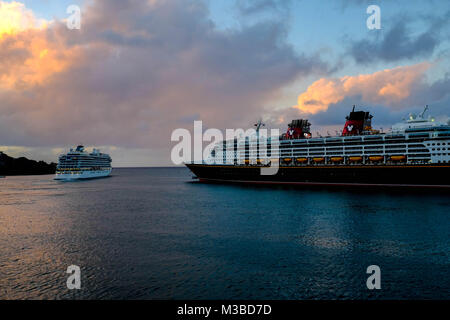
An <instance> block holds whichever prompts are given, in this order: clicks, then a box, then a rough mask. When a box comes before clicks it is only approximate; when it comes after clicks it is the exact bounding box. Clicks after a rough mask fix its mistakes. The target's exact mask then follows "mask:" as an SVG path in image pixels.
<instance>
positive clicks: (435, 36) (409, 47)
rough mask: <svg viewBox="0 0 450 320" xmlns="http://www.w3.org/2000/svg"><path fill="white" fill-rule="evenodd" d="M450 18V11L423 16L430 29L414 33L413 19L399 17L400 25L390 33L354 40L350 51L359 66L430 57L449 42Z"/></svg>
mask: <svg viewBox="0 0 450 320" xmlns="http://www.w3.org/2000/svg"><path fill="white" fill-rule="evenodd" d="M449 17H450V11H448V12H447V13H445V14H444V15H443V16H438V15H435V16H426V17H422V18H423V19H420V20H424V23H425V24H428V28H427V29H426V30H425V31H423V32H421V33H414V32H413V31H412V29H411V28H409V25H410V24H411V21H410V20H411V19H409V18H407V17H397V21H396V23H395V24H394V25H393V26H392V27H391V28H390V29H388V31H387V32H386V33H383V32H382V31H379V32H378V31H377V32H371V34H369V35H368V38H366V39H362V40H356V41H351V42H350V46H349V48H348V50H347V52H348V54H350V55H351V56H352V57H353V58H354V60H355V61H356V62H357V63H359V64H364V65H367V64H371V63H373V62H379V61H381V62H396V61H401V60H413V59H424V58H429V57H431V56H432V55H433V53H434V51H435V49H436V48H437V47H438V45H439V44H440V43H441V42H442V41H443V40H445V34H443V33H442V30H445V26H446V25H447V24H448V21H449V20H448V18H449ZM416 29H417V28H416ZM380 34H382V35H381V36H380ZM369 36H373V37H374V38H370V37H369Z"/></svg>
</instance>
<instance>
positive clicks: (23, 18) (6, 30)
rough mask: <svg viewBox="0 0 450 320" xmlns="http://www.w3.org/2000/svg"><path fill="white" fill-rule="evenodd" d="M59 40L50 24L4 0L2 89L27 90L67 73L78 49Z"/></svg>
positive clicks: (0, 10)
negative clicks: (62, 72) (68, 46)
mask: <svg viewBox="0 0 450 320" xmlns="http://www.w3.org/2000/svg"><path fill="white" fill-rule="evenodd" d="M49 38H50V39H49ZM60 40H61V39H57V35H56V34H55V33H52V30H51V29H49V22H47V21H44V20H39V19H37V18H35V16H34V14H33V12H32V11H31V10H29V9H27V8H26V7H25V6H24V5H23V4H22V3H19V2H11V3H8V2H3V1H1V2H0V57H1V60H0V67H1V68H0V88H2V89H11V90H24V89H27V88H29V87H30V86H35V85H42V84H43V83H44V81H45V80H46V79H47V78H48V77H50V76H52V75H53V74H55V73H59V72H61V71H63V70H65V69H66V68H67V67H68V66H69V65H70V64H71V63H73V61H74V58H75V55H76V54H77V52H76V51H77V50H76V49H75V48H73V49H68V48H66V47H65V45H64V43H63V42H62V41H60Z"/></svg>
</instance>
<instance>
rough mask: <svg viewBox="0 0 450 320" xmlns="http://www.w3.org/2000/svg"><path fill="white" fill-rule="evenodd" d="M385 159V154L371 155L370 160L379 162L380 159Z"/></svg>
mask: <svg viewBox="0 0 450 320" xmlns="http://www.w3.org/2000/svg"><path fill="white" fill-rule="evenodd" d="M383 159H384V158H383V156H370V157H369V160H370V161H377V162H378V161H383Z"/></svg>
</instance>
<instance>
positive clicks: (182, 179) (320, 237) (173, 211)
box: [0, 168, 450, 299]
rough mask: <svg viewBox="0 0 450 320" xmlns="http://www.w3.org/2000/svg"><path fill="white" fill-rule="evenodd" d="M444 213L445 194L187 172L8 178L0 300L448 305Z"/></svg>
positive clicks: (0, 240)
mask: <svg viewBox="0 0 450 320" xmlns="http://www.w3.org/2000/svg"><path fill="white" fill-rule="evenodd" d="M449 209H450V198H449V193H436V192H426V193H424V192H421V191H420V190H418V191H415V192H410V191H408V192H401V191H390V190H377V191H374V190H360V191H357V190H356V191H355V190H341V189H313V190H311V189H305V188H303V189H299V188H281V187H254V186H253V187H250V186H238V185H208V184H201V183H196V182H194V181H192V179H191V174H190V172H189V171H188V170H187V169H186V168H139V169H137V168H136V169H114V171H113V176H112V177H110V178H105V179H97V180H89V181H80V182H57V181H53V180H52V176H25V177H7V178H5V179H0V298H1V299H411V298H415V299H449V298H450V268H449V267H450V250H449V249H450V222H449V217H450V210H449ZM69 265H77V266H80V268H81V289H80V290H68V289H67V287H66V281H67V277H68V276H69V275H68V274H67V273H66V269H67V267H68V266H69ZM369 265H378V266H379V267H380V269H381V289H380V290H368V289H367V287H366V280H367V277H368V276H369V275H368V274H366V269H367V267H368V266H369Z"/></svg>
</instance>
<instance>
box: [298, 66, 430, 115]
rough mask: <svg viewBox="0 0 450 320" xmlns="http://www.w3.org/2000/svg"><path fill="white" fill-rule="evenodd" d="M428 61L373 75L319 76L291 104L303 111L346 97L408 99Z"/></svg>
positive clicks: (370, 100) (375, 100)
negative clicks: (294, 102)
mask: <svg viewBox="0 0 450 320" xmlns="http://www.w3.org/2000/svg"><path fill="white" fill-rule="evenodd" d="M429 67H430V63H428V62H424V63H420V64H416V65H412V66H405V67H397V68H393V69H386V70H382V71H378V72H375V73H372V74H361V75H356V76H345V77H342V78H337V79H336V78H321V79H319V80H317V81H315V82H314V83H313V84H311V85H310V86H309V87H308V89H307V90H306V91H305V92H303V93H302V94H300V95H299V97H298V104H297V105H296V106H294V108H297V109H299V110H301V111H303V112H305V113H312V114H315V113H318V112H325V111H327V110H328V107H329V106H330V104H335V103H338V102H340V101H342V100H344V99H345V98H346V97H352V96H360V97H361V100H362V101H363V102H366V103H378V104H384V105H387V106H396V105H398V104H399V103H400V102H401V101H402V100H404V99H406V98H408V97H409V96H410V94H411V91H412V90H413V89H414V86H415V85H417V84H418V82H420V81H421V80H422V79H423V77H424V75H425V72H426V71H427V70H428V69H429Z"/></svg>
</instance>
